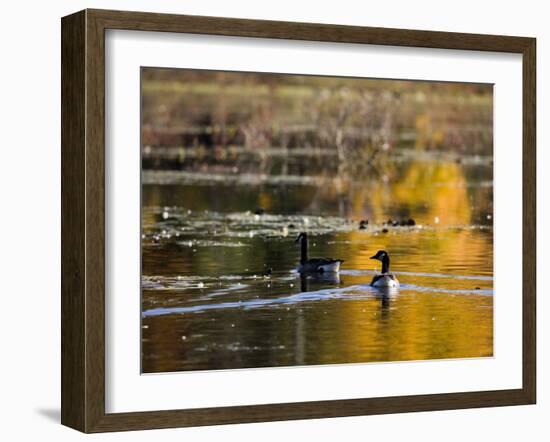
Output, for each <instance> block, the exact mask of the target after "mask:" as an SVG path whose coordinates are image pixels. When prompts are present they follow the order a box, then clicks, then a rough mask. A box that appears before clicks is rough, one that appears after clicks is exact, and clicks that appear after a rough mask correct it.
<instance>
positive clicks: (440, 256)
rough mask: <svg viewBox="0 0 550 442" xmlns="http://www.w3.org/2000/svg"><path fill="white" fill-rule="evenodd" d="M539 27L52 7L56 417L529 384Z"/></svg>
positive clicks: (283, 411)
mask: <svg viewBox="0 0 550 442" xmlns="http://www.w3.org/2000/svg"><path fill="white" fill-rule="evenodd" d="M535 52H536V49H535V39H532V38H527V37H511V36H494V35H473V34H457V33H447V32H433V31H419V30H404V29H384V28H368V27H349V26H339V25H326V24H323V25H321V24H310V23H287V22H273V21H260V20H241V19H233V18H232V19H229V18H215V17H198V16H182V15H165V14H152V13H139V12H121V11H104V10H85V11H81V12H78V13H75V14H73V15H70V16H67V17H64V18H63V19H62V423H63V424H64V425H67V426H70V427H73V428H75V429H78V430H80V431H83V432H103V431H121V430H139V429H150V428H168V427H184V426H196V425H215V424H226V423H239V422H260V421H276V420H288V419H308V418H324V417H337V416H353V415H369V414H381V413H402V412H412V411H429V410H445V409H459V408H472V407H489V406H504V405H523V404H533V403H535V398H536V382H535V380H536V350H535V328H536V327H535V279H536V278H535V268H536V236H535V230H536V229H535V227H536V220H535V213H536V210H535V209H536V208H535V181H536V178H535V170H536V167H535V166H536V158H535Z"/></svg>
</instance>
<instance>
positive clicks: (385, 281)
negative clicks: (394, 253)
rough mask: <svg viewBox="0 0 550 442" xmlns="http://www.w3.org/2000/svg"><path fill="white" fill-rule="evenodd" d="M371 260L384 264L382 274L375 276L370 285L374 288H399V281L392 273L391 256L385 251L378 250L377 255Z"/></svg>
mask: <svg viewBox="0 0 550 442" xmlns="http://www.w3.org/2000/svg"><path fill="white" fill-rule="evenodd" d="M370 259H377V260H378V261H381V262H382V273H381V274H379V275H374V278H372V281H371V283H370V285H371V286H373V287H399V281H398V280H397V278H396V277H395V275H393V274H392V273H390V255H388V253H387V252H386V251H385V250H378V252H376V255H374V256H371V257H370Z"/></svg>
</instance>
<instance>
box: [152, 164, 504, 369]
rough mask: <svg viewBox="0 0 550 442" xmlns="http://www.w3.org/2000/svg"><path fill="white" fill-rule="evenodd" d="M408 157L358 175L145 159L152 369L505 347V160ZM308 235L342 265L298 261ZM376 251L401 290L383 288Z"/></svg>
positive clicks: (317, 249)
mask: <svg viewBox="0 0 550 442" xmlns="http://www.w3.org/2000/svg"><path fill="white" fill-rule="evenodd" d="M395 164H396V167H395V170H394V171H393V173H392V174H391V176H389V177H386V176H383V175H380V174H376V173H371V174H367V175H365V176H363V177H361V179H357V178H353V179H351V178H350V179H347V178H346V177H342V176H330V177H327V176H323V175H320V176H317V175H315V171H314V170H313V171H309V172H308V173H307V174H304V173H300V174H298V173H296V174H293V173H292V168H290V169H289V170H287V171H286V173H285V174H284V176H282V175H277V176H276V178H275V179H274V176H273V175H272V174H250V175H248V174H243V173H233V174H231V173H229V174H228V173H226V171H224V172H223V173H221V174H220V175H216V173H211V172H209V174H204V173H203V174H201V173H196V172H182V171H152V170H145V171H144V172H143V186H142V372H144V373H158V372H171V371H182V370H215V369H236V368H251V367H278V366H295V365H319V364H342V363H366V362H379V361H406V360H426V359H444V358H473V357H489V356H492V352H493V295H494V293H493V246H492V244H493V228H492V225H493V219H492V214H493V210H492V164H491V163H490V162H487V161H482V160H480V159H479V158H470V160H469V161H465V160H462V161H456V160H454V159H442V158H437V159H422V160H417V159H411V158H408V159H407V158H401V159H400V160H399V161H396V162H395ZM361 220H364V221H367V220H368V224H367V223H366V222H364V223H363V226H362V228H361V227H360V224H359V223H360V221H361ZM410 220H411V221H414V225H411V224H413V223H412V222H411V221H410ZM401 224H403V225H401ZM302 231H307V232H308V234H309V240H310V254H311V255H312V256H319V257H334V258H339V259H343V260H344V262H343V264H342V266H341V271H340V272H339V274H321V275H309V276H307V277H301V276H300V275H299V274H298V273H297V272H296V270H295V269H296V266H297V263H298V262H299V259H300V258H299V257H300V248H299V246H298V244H296V242H295V239H296V237H297V235H298V234H299V233H300V232H302ZM379 249H384V250H387V251H388V252H389V254H390V256H391V269H392V271H393V272H394V273H395V275H396V276H397V277H398V278H399V281H400V283H401V286H400V288H399V289H398V290H394V291H380V290H379V289H376V288H373V287H371V286H370V282H371V279H372V277H373V275H374V274H375V272H377V271H378V272H379V271H380V263H379V262H378V261H374V260H371V259H369V258H370V257H371V256H372V255H374V254H375V253H376V251H377V250H379Z"/></svg>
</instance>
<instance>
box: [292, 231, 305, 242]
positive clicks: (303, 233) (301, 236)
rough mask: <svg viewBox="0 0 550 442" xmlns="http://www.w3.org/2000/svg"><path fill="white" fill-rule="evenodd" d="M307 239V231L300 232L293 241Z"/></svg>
mask: <svg viewBox="0 0 550 442" xmlns="http://www.w3.org/2000/svg"><path fill="white" fill-rule="evenodd" d="M305 240H307V233H305V232H301V233H300V234H299V235H298V237H297V238H296V241H295V242H300V241H305Z"/></svg>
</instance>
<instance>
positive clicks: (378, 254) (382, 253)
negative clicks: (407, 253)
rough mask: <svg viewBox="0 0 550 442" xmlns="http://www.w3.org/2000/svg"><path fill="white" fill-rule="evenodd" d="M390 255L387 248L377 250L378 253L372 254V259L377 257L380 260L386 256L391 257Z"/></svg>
mask: <svg viewBox="0 0 550 442" xmlns="http://www.w3.org/2000/svg"><path fill="white" fill-rule="evenodd" d="M389 257H390V255H388V252H386V251H385V250H378V252H376V255H374V256H371V257H370V259H377V260H378V261H384V260H385V259H386V258H389Z"/></svg>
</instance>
